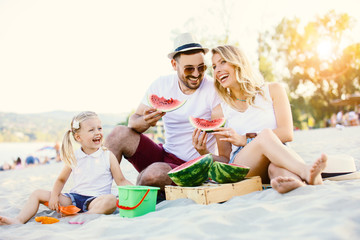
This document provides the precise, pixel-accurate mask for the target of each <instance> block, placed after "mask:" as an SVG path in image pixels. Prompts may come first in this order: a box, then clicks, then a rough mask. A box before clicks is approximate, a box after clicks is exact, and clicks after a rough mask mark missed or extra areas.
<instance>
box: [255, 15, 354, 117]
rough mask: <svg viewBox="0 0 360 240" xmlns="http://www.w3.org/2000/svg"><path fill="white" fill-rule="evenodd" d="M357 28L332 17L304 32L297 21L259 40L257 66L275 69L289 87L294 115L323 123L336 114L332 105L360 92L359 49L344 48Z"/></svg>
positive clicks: (344, 19)
mask: <svg viewBox="0 0 360 240" xmlns="http://www.w3.org/2000/svg"><path fill="white" fill-rule="evenodd" d="M354 23H355V21H354V19H352V18H351V17H350V16H349V15H347V14H336V13H335V12H334V11H330V12H328V13H327V14H325V16H323V17H317V18H316V20H315V21H312V22H309V23H308V24H306V25H305V26H304V27H302V26H303V25H301V22H300V19H298V18H295V19H292V20H289V19H283V20H282V21H281V22H280V23H279V24H278V25H277V26H276V28H275V29H274V32H270V31H266V32H264V33H262V34H260V36H259V39H258V40H259V48H258V52H259V61H260V63H261V59H264V60H262V61H264V63H265V64H266V63H267V62H268V61H271V62H273V63H274V66H273V67H274V75H275V76H276V78H279V79H283V81H284V82H286V83H287V84H288V86H289V92H290V100H291V104H292V107H293V112H296V111H299V110H300V112H302V113H304V112H306V113H310V114H311V115H312V116H313V117H314V118H315V120H316V121H317V122H319V121H322V120H323V119H325V118H328V117H330V115H331V114H332V113H333V112H334V111H335V107H334V106H333V105H331V101H332V100H334V99H338V98H341V97H344V96H345V95H348V94H352V93H354V92H355V91H356V90H359V89H360V88H359V86H360V84H359V83H360V82H359V73H360V44H359V43H356V44H352V45H351V44H349V45H348V46H346V45H344V44H345V42H346V40H347V37H348V35H349V34H350V29H351V28H352V27H353V25H354ZM275 63H276V66H275ZM260 66H261V65H260ZM265 69H268V70H269V67H267V68H265ZM270 70H271V67H270ZM264 76H265V78H267V77H266V74H264ZM270 76H271V75H270ZM295 108H296V110H295ZM297 114H300V113H297ZM294 122H295V123H296V122H297V121H296V120H295V119H294Z"/></svg>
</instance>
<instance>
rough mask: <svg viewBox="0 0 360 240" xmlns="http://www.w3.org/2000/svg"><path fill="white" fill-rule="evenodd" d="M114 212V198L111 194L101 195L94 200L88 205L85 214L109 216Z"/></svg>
mask: <svg viewBox="0 0 360 240" xmlns="http://www.w3.org/2000/svg"><path fill="white" fill-rule="evenodd" d="M115 210H116V197H115V196H114V195H112V194H107V195H102V196H99V197H97V198H95V199H94V200H93V201H91V203H90V204H89V211H87V212H86V213H98V214H111V213H113V212H114V211H115Z"/></svg>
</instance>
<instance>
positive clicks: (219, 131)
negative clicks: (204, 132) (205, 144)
mask: <svg viewBox="0 0 360 240" xmlns="http://www.w3.org/2000/svg"><path fill="white" fill-rule="evenodd" d="M213 134H214V135H215V136H216V135H217V136H220V139H219V140H220V141H224V142H229V143H231V144H233V145H235V146H238V147H239V146H244V145H245V144H246V136H244V135H239V134H237V133H236V132H235V130H234V129H232V128H216V129H214V132H213Z"/></svg>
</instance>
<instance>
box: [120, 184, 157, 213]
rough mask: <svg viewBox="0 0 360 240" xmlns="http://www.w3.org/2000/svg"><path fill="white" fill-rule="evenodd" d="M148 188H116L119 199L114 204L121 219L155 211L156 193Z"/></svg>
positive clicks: (153, 188) (154, 188) (155, 188)
mask: <svg viewBox="0 0 360 240" xmlns="http://www.w3.org/2000/svg"><path fill="white" fill-rule="evenodd" d="M159 189H160V188H158V187H150V186H131V185H128V186H118V190H119V199H118V200H117V202H116V205H117V207H118V208H119V214H120V216H121V217H128V218H133V217H138V216H142V215H144V214H147V213H149V212H153V211H155V206H156V198H157V191H158V190H159Z"/></svg>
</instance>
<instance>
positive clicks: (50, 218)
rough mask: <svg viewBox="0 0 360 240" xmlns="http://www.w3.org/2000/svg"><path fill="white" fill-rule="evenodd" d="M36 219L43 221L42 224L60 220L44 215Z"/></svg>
mask: <svg viewBox="0 0 360 240" xmlns="http://www.w3.org/2000/svg"><path fill="white" fill-rule="evenodd" d="M35 221H37V222H41V224H53V223H57V222H59V221H60V220H59V219H56V218H53V217H46V216H42V217H36V218H35Z"/></svg>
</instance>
